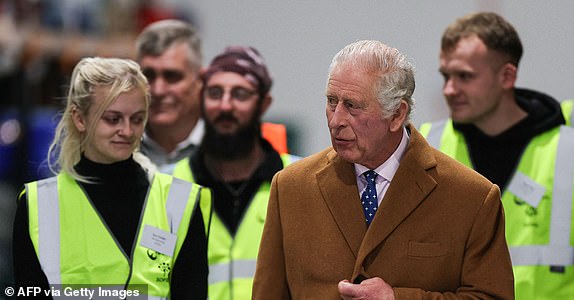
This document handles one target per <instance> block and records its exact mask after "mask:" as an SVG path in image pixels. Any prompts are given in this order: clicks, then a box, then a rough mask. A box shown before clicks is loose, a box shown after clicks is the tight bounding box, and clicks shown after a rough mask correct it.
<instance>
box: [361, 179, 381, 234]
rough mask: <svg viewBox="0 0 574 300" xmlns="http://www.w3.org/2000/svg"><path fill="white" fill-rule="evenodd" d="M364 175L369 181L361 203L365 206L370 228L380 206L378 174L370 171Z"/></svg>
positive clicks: (364, 210)
mask: <svg viewBox="0 0 574 300" xmlns="http://www.w3.org/2000/svg"><path fill="white" fill-rule="evenodd" d="M363 175H364V176H365V178H366V179H367V187H366V188H365V191H364V192H363V194H362V195H361V203H362V204H363V212H364V213H365V219H366V221H367V226H368V225H370V224H371V221H372V220H373V218H374V217H375V213H376V212H377V206H378V204H379V203H378V200H377V187H376V184H375V179H376V178H377V173H376V172H375V171H373V170H369V171H367V172H365V173H363Z"/></svg>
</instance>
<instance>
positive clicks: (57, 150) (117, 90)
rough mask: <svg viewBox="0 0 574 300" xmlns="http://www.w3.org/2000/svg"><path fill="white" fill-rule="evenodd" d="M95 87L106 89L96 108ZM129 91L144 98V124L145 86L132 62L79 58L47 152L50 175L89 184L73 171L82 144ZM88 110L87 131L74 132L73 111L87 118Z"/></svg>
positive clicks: (146, 94) (147, 101)
mask: <svg viewBox="0 0 574 300" xmlns="http://www.w3.org/2000/svg"><path fill="white" fill-rule="evenodd" d="M96 86H105V87H109V90H108V93H107V94H106V98H105V99H103V100H104V101H102V102H101V104H100V105H98V106H97V107H95V106H94V103H95V94H94V87H96ZM133 89H140V90H141V91H142V92H143V94H144V95H145V102H146V115H145V119H144V120H147V114H148V111H149V104H150V94H149V86H148V82H147V79H146V78H145V76H144V75H143V74H142V72H141V69H140V67H139V65H138V64H137V63H136V62H134V61H132V60H129V59H120V58H101V57H88V58H83V59H81V60H80V61H79V62H78V64H77V65H76V66H75V67H74V70H73V72H72V77H71V80H70V87H69V90H68V96H67V99H66V108H65V110H64V112H63V114H62V118H61V119H60V121H59V123H58V126H57V127H56V133H55V136H54V140H53V141H52V144H51V145H50V148H49V150H48V165H49V167H50V170H51V171H52V172H53V173H55V174H57V173H58V172H65V173H68V174H69V175H71V176H72V177H73V178H74V179H76V180H79V181H83V182H89V179H88V178H86V177H84V176H81V175H80V174H78V173H77V172H76V171H75V169H74V165H76V164H77V163H78V162H79V161H80V158H81V154H82V152H83V151H84V148H85V145H86V142H87V141H88V140H89V139H90V138H92V137H93V134H94V130H95V127H96V123H97V120H99V119H100V117H101V116H102V114H103V112H104V111H105V110H106V109H107V108H108V107H109V106H110V105H111V104H112V103H113V102H114V101H115V100H116V99H117V98H118V96H119V95H120V94H122V93H125V92H128V91H131V90H133ZM92 109H93V110H94V118H92V119H91V121H90V122H89V123H88V124H87V131H86V132H85V133H82V132H80V131H78V129H77V128H76V126H75V125H74V120H73V118H72V113H73V111H74V110H76V112H78V113H80V114H81V115H83V116H87V115H88V113H89V112H90V110H92ZM144 122H145V121H144ZM144 125H145V124H144ZM54 158H55V161H54Z"/></svg>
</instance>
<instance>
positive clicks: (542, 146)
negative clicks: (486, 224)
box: [421, 120, 574, 300]
mask: <svg viewBox="0 0 574 300" xmlns="http://www.w3.org/2000/svg"><path fill="white" fill-rule="evenodd" d="M421 133H422V134H423V135H424V136H425V137H426V138H427V140H428V141H429V143H430V144H431V145H432V146H434V147H435V148H437V149H439V150H441V151H443V152H444V153H446V154H448V155H449V156H451V157H453V158H455V159H457V160H458V161H460V162H462V163H463V164H465V165H467V166H469V167H472V163H471V160H470V157H469V154H468V149H467V146H466V143H465V140H464V137H463V135H462V134H461V133H460V132H457V131H455V130H454V128H453V125H452V121H451V120H448V121H439V122H435V123H426V124H423V125H422V126H421ZM573 187H574V128H572V127H567V126H560V127H556V128H554V129H552V130H550V131H548V132H546V133H543V134H540V135H538V136H536V137H534V138H533V139H532V141H531V142H530V143H529V144H528V146H527V147H526V149H525V150H524V152H523V154H522V157H521V158H520V162H519V164H518V167H517V169H516V171H515V173H514V175H513V177H512V179H511V181H510V183H509V184H508V187H507V188H506V189H505V191H504V192H503V194H502V204H503V207H504V213H505V219H506V240H507V243H508V246H509V249H510V255H511V258H512V265H513V270H514V283H515V296H516V299H537V300H538V299H574V247H573V245H574V237H573V233H574V223H573V218H572V213H573V205H572V204H573V202H574V192H573ZM461 198H462V199H461V200H464V199H463V198H464V196H463V195H461ZM493 272H496V270H493Z"/></svg>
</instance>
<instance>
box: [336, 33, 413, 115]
mask: <svg viewBox="0 0 574 300" xmlns="http://www.w3.org/2000/svg"><path fill="white" fill-rule="evenodd" d="M339 65H351V66H353V67H355V68H358V69H361V70H363V71H364V72H366V73H372V74H375V76H377V77H376V79H375V84H374V86H373V93H374V95H376V97H377V99H378V100H379V103H380V104H381V108H382V111H383V117H385V118H389V117H391V116H393V115H394V114H395V113H396V112H397V111H398V109H399V107H400V104H401V100H405V101H406V102H407V104H408V111H407V117H406V118H405V124H406V123H407V122H408V121H410V118H411V114H412V112H413V110H414V104H415V99H414V98H413V93H414V91H415V75H414V67H413V65H412V64H411V63H410V62H409V61H408V59H407V57H406V56H405V55H403V54H402V53H400V52H399V50H397V49H395V48H393V47H390V46H387V45H385V44H383V43H382V42H380V41H375V40H362V41H357V42H354V43H351V44H349V45H347V46H345V47H344V48H343V49H341V51H339V53H337V54H336V55H335V57H333V60H332V61H331V65H330V66H329V77H331V74H332V72H333V70H334V69H335V68H336V67H337V66H339Z"/></svg>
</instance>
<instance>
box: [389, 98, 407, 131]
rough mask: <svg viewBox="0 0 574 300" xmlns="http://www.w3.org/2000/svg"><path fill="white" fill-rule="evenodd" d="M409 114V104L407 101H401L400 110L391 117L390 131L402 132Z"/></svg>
mask: <svg viewBox="0 0 574 300" xmlns="http://www.w3.org/2000/svg"><path fill="white" fill-rule="evenodd" d="M408 112H409V104H408V103H407V101H405V100H401V104H399V109H398V110H397V112H396V113H395V114H394V115H393V116H392V117H391V124H390V130H391V131H392V132H396V131H399V130H402V127H403V124H404V122H405V119H406V118H407V114H408Z"/></svg>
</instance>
